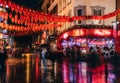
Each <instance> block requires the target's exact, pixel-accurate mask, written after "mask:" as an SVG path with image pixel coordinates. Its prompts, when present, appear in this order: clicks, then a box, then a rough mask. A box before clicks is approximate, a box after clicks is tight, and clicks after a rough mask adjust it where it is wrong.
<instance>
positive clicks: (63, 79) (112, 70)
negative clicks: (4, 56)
mask: <svg viewBox="0 0 120 83" xmlns="http://www.w3.org/2000/svg"><path fill="white" fill-rule="evenodd" d="M47 62H48V63H47V66H48V69H47V71H45V70H44V67H43V65H42V64H41V60H40V59H39V58H30V57H29V58H21V59H15V58H10V59H8V60H7V61H6V72H4V73H2V74H1V77H0V81H3V82H0V83H120V81H119V76H120V74H119V73H120V72H119V67H114V66H113V65H112V64H110V63H107V64H102V65H99V66H97V67H96V68H92V67H89V65H88V64H87V63H86V62H79V63H74V64H73V63H70V62H69V61H67V60H63V61H62V62H61V63H57V62H55V63H53V64H52V63H51V61H47ZM53 65H54V67H53Z"/></svg>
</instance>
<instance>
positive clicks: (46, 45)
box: [40, 44, 50, 48]
mask: <svg viewBox="0 0 120 83" xmlns="http://www.w3.org/2000/svg"><path fill="white" fill-rule="evenodd" d="M40 47H42V48H49V47H50V46H49V45H48V44H41V45H40Z"/></svg>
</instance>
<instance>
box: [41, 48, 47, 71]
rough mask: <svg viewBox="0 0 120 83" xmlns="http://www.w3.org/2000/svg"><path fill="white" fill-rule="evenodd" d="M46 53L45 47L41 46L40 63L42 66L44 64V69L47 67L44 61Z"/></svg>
mask: <svg viewBox="0 0 120 83" xmlns="http://www.w3.org/2000/svg"><path fill="white" fill-rule="evenodd" d="M46 53H47V49H46V48H42V51H41V55H42V63H43V66H44V69H45V70H46V69H47V63H46V55H47V54H46Z"/></svg>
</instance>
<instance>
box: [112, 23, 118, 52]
mask: <svg viewBox="0 0 120 83" xmlns="http://www.w3.org/2000/svg"><path fill="white" fill-rule="evenodd" d="M112 24H113V38H114V39H115V50H116V49H117V35H118V32H117V27H118V24H119V22H116V21H113V22H112ZM116 51H117V50H116Z"/></svg>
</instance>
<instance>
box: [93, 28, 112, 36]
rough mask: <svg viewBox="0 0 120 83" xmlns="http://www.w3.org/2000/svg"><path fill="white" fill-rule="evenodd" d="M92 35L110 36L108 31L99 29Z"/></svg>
mask: <svg viewBox="0 0 120 83" xmlns="http://www.w3.org/2000/svg"><path fill="white" fill-rule="evenodd" d="M94 34H95V35H99V36H109V35H110V34H111V32H110V31H109V30H99V29H96V30H95V31H94Z"/></svg>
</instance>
